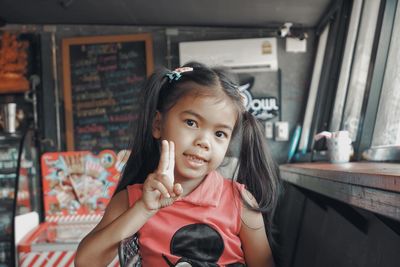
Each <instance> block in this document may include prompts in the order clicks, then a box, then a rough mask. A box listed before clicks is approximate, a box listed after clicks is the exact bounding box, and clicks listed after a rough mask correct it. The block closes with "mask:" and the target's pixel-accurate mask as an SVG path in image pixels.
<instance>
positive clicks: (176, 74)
mask: <svg viewBox="0 0 400 267" xmlns="http://www.w3.org/2000/svg"><path fill="white" fill-rule="evenodd" d="M188 71H193V68H191V67H182V68H177V69H175V70H173V71H171V72H168V73H167V74H165V76H167V77H168V79H169V82H170V83H171V82H173V81H174V80H175V81H177V80H179V79H180V78H181V77H182V73H184V72H188Z"/></svg>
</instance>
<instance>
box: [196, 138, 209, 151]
mask: <svg viewBox="0 0 400 267" xmlns="http://www.w3.org/2000/svg"><path fill="white" fill-rule="evenodd" d="M195 145H196V146H199V147H201V148H203V149H206V150H209V149H210V142H209V141H208V139H207V138H206V136H201V137H198V138H197V139H196V141H195Z"/></svg>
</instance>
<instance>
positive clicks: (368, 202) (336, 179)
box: [280, 162, 400, 221]
mask: <svg viewBox="0 0 400 267" xmlns="http://www.w3.org/2000/svg"><path fill="white" fill-rule="evenodd" d="M280 171H281V176H282V179H283V180H284V181H287V182H289V183H292V184H295V185H297V186H300V187H303V188H306V189H308V190H311V191H314V192H317V193H319V194H322V195H325V196H328V197H331V198H334V199H337V200H340V201H343V202H345V203H348V204H350V205H353V206H356V207H360V208H363V209H366V210H369V211H371V212H374V213H378V214H381V215H384V216H387V217H389V218H392V219H395V220H397V221H400V164H395V163H371V162H354V163H344V164H331V163H315V162H313V163H296V164H284V165H281V166H280Z"/></svg>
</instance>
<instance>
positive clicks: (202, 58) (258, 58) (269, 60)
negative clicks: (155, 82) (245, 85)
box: [179, 38, 278, 72]
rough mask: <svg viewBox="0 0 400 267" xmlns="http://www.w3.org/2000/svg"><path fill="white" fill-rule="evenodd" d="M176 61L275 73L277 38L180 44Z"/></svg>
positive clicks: (244, 70)
mask: <svg viewBox="0 0 400 267" xmlns="http://www.w3.org/2000/svg"><path fill="white" fill-rule="evenodd" d="M179 61H180V65H181V66H182V65H183V64H185V63H186V62H189V61H199V62H201V63H204V64H207V65H211V66H226V67H230V68H231V69H232V70H233V71H236V72H254V71H274V70H277V69H278V60H277V41H276V38H253V39H235V40H218V41H199V42H182V43H179Z"/></svg>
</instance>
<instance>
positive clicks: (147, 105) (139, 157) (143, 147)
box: [114, 69, 168, 194]
mask: <svg viewBox="0 0 400 267" xmlns="http://www.w3.org/2000/svg"><path fill="white" fill-rule="evenodd" d="M166 73H168V70H167V69H160V70H158V71H156V72H154V73H153V74H152V75H151V76H150V77H149V79H148V80H147V82H146V84H145V86H144V87H143V89H142V90H141V92H140V96H139V101H140V107H142V110H140V111H139V117H138V119H137V121H136V122H134V124H133V129H132V131H133V138H132V140H131V143H130V149H131V153H130V156H129V158H128V161H127V163H126V164H125V166H124V169H123V172H122V175H121V178H120V181H119V183H118V186H117V189H116V190H115V193H114V194H116V193H118V192H120V191H121V190H123V189H125V188H126V187H127V186H128V185H130V184H137V183H143V182H144V180H145V179H146V177H147V175H148V174H149V173H150V172H152V171H153V170H154V169H155V168H156V167H157V164H158V160H159V157H160V151H159V144H158V142H157V140H155V139H154V138H153V134H152V125H153V120H154V117H155V114H156V111H157V108H158V102H159V101H158V100H159V97H160V92H161V91H162V89H163V88H164V87H167V86H168V78H167V77H166Z"/></svg>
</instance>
